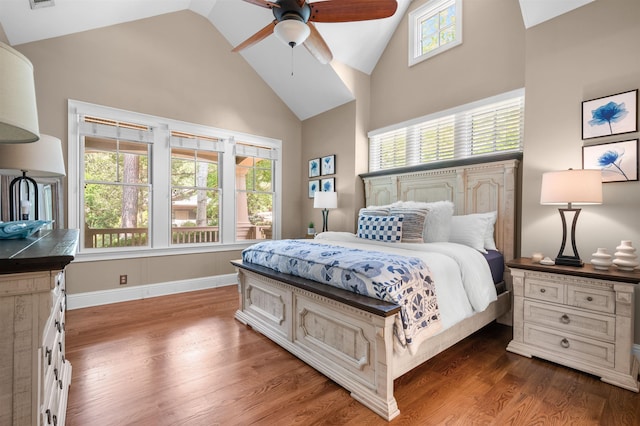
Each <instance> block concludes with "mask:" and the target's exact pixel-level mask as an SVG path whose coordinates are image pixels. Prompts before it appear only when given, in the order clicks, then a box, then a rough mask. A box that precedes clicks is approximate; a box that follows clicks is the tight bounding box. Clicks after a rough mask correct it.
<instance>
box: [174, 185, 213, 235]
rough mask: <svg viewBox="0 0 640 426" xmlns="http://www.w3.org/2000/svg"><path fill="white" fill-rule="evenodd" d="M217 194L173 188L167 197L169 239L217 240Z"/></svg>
mask: <svg viewBox="0 0 640 426" xmlns="http://www.w3.org/2000/svg"><path fill="white" fill-rule="evenodd" d="M219 196H220V195H219V193H218V191H207V190H195V191H194V190H191V189H174V190H173V192H172V197H171V198H172V199H171V224H172V227H171V242H172V243H173V244H192V243H215V242H219V241H220V232H219V231H220V229H219V224H220V199H219Z"/></svg>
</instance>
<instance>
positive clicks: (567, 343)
mask: <svg viewBox="0 0 640 426" xmlns="http://www.w3.org/2000/svg"><path fill="white" fill-rule="evenodd" d="M560 346H562V347H563V348H565V349H567V348H568V347H569V341H568V340H567V339H566V338H565V339H562V340H561V341H560Z"/></svg>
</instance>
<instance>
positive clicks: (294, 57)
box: [0, 0, 594, 120]
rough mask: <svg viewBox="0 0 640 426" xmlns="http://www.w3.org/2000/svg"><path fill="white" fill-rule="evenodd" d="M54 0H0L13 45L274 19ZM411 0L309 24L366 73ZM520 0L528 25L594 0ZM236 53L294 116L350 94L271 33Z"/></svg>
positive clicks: (238, 37)
mask: <svg viewBox="0 0 640 426" xmlns="http://www.w3.org/2000/svg"><path fill="white" fill-rule="evenodd" d="M54 1H55V5H54V6H53V7H43V8H38V9H35V10H32V9H31V8H30V6H29V0H0V24H1V25H2V27H3V29H4V31H5V34H6V36H7V39H8V41H9V44H11V45H12V46H16V45H19V44H23V43H29V42H33V41H38V40H43V39H47V38H52V37H58V36H63V35H67V34H73V33H77V32H81V31H86V30H91V29H95V28H100V27H105V26H109V25H114V24H119V23H123V22H129V21H135V20H138V19H143V18H148V17H151V16H156V15H161V14H165V13H171V12H176V11H180V10H185V9H190V10H192V11H194V12H196V13H198V14H200V15H202V16H204V17H205V18H207V19H208V20H209V21H210V22H211V23H212V25H214V26H215V27H216V29H217V30H218V31H220V33H221V34H222V35H223V36H224V37H225V38H226V39H227V41H229V45H230V49H231V46H236V45H238V44H239V43H240V42H242V41H243V40H245V39H246V38H248V37H249V36H251V35H252V34H254V33H255V32H256V31H258V30H259V29H261V28H263V27H264V26H265V25H266V24H268V23H269V22H270V21H272V20H273V15H272V14H271V11H270V10H269V9H265V8H261V7H257V6H254V5H251V4H249V3H246V2H244V1H241V0H54ZM335 1H341V0H335ZM411 1H412V0H398V10H397V12H396V13H395V15H394V16H392V17H390V18H387V19H381V20H375V21H363V22H352V23H331V24H321V23H320V24H317V25H316V26H317V28H318V31H319V32H320V33H321V34H322V36H323V38H324V39H325V41H326V42H327V44H328V46H329V48H330V49H331V51H332V52H333V56H334V61H338V62H341V63H344V64H346V65H348V66H350V67H352V68H355V69H357V70H359V71H362V72H363V73H366V74H371V72H372V71H373V69H374V68H375V66H376V64H377V62H378V59H379V58H380V55H382V52H383V51H384V49H385V47H386V46H387V43H388V41H389V39H390V38H391V36H392V35H393V32H394V31H395V29H396V27H397V26H398V24H399V22H400V20H401V19H402V18H403V17H404V16H405V12H406V10H407V9H408V7H409V3H410V2H411ZM519 1H520V7H521V10H522V16H523V21H524V23H525V27H526V28H529V27H531V26H534V25H537V24H539V23H541V22H544V21H546V20H548V19H551V18H553V17H555V16H557V15H560V14H562V13H566V12H568V11H570V10H572V9H575V8H577V7H580V6H582V5H584V4H586V3H590V2H591V1H594V0H519ZM240 54H241V55H242V56H243V57H244V58H245V59H246V61H247V62H248V63H249V64H250V65H251V66H252V67H253V68H254V69H255V70H256V72H257V73H258V74H259V75H260V76H261V77H262V78H263V79H264V81H265V82H266V83H267V84H268V85H269V86H270V87H271V88H272V89H273V90H274V92H275V93H276V94H277V95H278V96H279V97H280V98H281V99H282V100H283V102H285V103H286V104H287V106H289V108H290V109H291V110H292V111H293V112H294V113H295V114H296V116H297V117H298V118H299V119H300V120H304V119H307V118H310V117H313V116H315V115H317V114H320V113H322V112H324V111H328V110H330V109H333V108H335V107H337V106H340V105H342V104H344V103H346V102H349V101H351V100H353V99H354V96H353V94H352V93H351V92H350V91H349V89H348V88H347V86H345V84H344V83H343V82H342V80H341V79H340V78H339V76H338V74H337V73H336V72H335V71H334V70H333V68H332V67H331V64H328V65H322V64H320V63H319V62H318V61H316V60H315V58H313V56H311V54H309V53H308V52H307V50H306V49H304V48H302V47H297V48H295V49H293V52H292V51H291V48H290V47H288V46H286V45H284V44H283V43H282V42H280V41H279V40H278V39H276V37H275V36H270V37H267V38H266V39H265V40H262V41H261V42H259V43H257V44H255V45H254V46H252V47H250V48H248V49H245V50H244V51H242V52H241V53H240ZM292 71H293V75H291V74H292Z"/></svg>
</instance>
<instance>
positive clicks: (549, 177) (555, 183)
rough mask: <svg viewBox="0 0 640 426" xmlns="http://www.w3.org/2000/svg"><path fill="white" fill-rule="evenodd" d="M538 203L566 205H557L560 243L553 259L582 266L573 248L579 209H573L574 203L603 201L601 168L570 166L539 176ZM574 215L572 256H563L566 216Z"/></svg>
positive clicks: (574, 246)
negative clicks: (540, 184) (566, 168)
mask: <svg viewBox="0 0 640 426" xmlns="http://www.w3.org/2000/svg"><path fill="white" fill-rule="evenodd" d="M540 204H551V205H554V204H560V205H564V204H567V208H559V209H558V212H559V213H560V218H561V219H562V245H561V246H560V251H559V252H558V256H557V257H556V259H555V263H556V265H565V266H583V264H584V263H583V262H582V260H581V259H580V256H579V255H578V249H577V247H576V224H577V223H578V215H579V214H580V211H581V209H576V208H573V205H574V204H581V205H585V204H602V172H601V171H600V170H583V169H577V170H574V169H569V170H562V171H556V172H547V173H543V175H542V187H541V190H540ZM571 214H573V220H572V221H571V231H570V232H571V248H572V249H573V255H565V254H564V250H565V246H566V245H567V234H568V232H567V226H568V223H567V215H569V216H570V215H571Z"/></svg>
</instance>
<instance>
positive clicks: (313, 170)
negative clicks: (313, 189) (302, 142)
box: [309, 158, 320, 178]
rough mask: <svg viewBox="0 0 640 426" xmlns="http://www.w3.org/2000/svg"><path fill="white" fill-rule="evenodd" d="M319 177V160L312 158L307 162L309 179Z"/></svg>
mask: <svg viewBox="0 0 640 426" xmlns="http://www.w3.org/2000/svg"><path fill="white" fill-rule="evenodd" d="M318 176H320V159H319V158H314V159H311V160H309V177H310V178H312V177H318Z"/></svg>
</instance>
